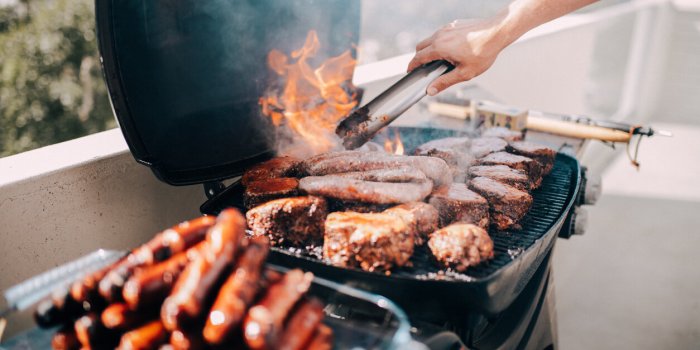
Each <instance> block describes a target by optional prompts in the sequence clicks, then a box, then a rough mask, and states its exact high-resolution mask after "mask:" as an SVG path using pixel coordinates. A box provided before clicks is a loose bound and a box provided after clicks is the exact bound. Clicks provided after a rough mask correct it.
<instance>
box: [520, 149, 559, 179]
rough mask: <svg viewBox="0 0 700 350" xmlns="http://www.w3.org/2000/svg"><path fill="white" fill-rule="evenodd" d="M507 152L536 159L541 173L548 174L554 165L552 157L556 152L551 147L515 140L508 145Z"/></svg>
mask: <svg viewBox="0 0 700 350" xmlns="http://www.w3.org/2000/svg"><path fill="white" fill-rule="evenodd" d="M508 152H511V153H515V154H518V155H521V156H524V157H528V158H532V159H534V160H536V161H537V162H538V163H540V165H541V166H542V175H547V174H549V172H550V171H552V168H553V167H554V157H555V156H556V154H557V152H556V151H554V150H553V149H551V148H549V147H546V146H542V145H539V144H536V143H532V142H527V141H515V142H511V143H510V144H509V145H508Z"/></svg>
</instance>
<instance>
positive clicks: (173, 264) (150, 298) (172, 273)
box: [122, 242, 205, 310]
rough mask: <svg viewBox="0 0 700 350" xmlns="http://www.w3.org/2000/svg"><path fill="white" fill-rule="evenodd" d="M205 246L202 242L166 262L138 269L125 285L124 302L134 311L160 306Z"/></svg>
mask: <svg viewBox="0 0 700 350" xmlns="http://www.w3.org/2000/svg"><path fill="white" fill-rule="evenodd" d="M204 246H205V242H200V243H198V244H197V245H195V246H194V247H192V248H190V249H188V250H187V251H185V252H180V253H178V254H176V255H174V256H173V257H171V258H170V259H168V260H166V261H163V262H161V263H158V264H156V265H152V266H148V267H144V268H140V269H137V270H136V272H134V275H133V276H131V277H130V278H129V280H127V281H126V283H125V284H124V289H123V291H122V295H123V298H124V301H126V303H127V304H128V305H129V307H130V308H132V309H134V310H137V309H143V308H144V307H146V306H152V305H160V304H161V303H162V302H163V300H164V299H165V297H167V296H168V294H169V293H170V291H171V290H172V289H173V285H174V284H175V281H176V280H177V278H178V277H179V276H180V274H181V273H182V270H183V269H184V268H185V266H187V263H188V262H190V261H192V260H193V259H194V258H195V257H196V256H197V255H199V253H200V251H202V250H203V249H204Z"/></svg>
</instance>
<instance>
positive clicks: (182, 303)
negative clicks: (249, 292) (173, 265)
mask: <svg viewBox="0 0 700 350" xmlns="http://www.w3.org/2000/svg"><path fill="white" fill-rule="evenodd" d="M244 235H245V219H244V218H243V216H242V215H241V214H240V213H239V212H238V211H237V210H235V209H227V210H224V211H223V212H221V214H219V217H218V218H217V222H216V225H214V226H213V227H212V228H211V229H210V231H209V233H208V234H207V240H206V242H207V247H206V248H205V249H203V252H202V254H201V255H199V256H198V257H196V258H195V259H194V260H193V261H192V262H191V263H189V264H188V265H187V266H186V267H185V270H184V271H183V272H182V273H181V274H180V277H179V278H178V279H177V282H175V286H174V287H173V291H172V293H171V294H170V296H168V297H167V298H166V299H165V301H164V302H163V306H162V309H161V319H162V321H163V324H164V325H165V328H166V329H168V330H170V331H173V330H175V329H182V327H183V326H184V325H185V324H187V323H190V322H192V321H194V320H196V319H198V318H199V317H202V316H204V311H205V310H204V308H205V307H206V306H207V305H206V304H207V301H208V300H209V298H210V296H211V294H212V293H213V291H214V290H213V289H214V287H215V285H216V283H217V281H218V280H219V279H220V276H221V274H222V273H223V272H224V271H225V270H226V268H228V267H229V266H230V265H231V264H232V262H233V261H234V257H235V256H234V255H235V253H236V251H237V250H238V248H239V247H240V245H241V242H242V240H243V237H244Z"/></svg>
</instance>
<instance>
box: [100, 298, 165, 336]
mask: <svg viewBox="0 0 700 350" xmlns="http://www.w3.org/2000/svg"><path fill="white" fill-rule="evenodd" d="M152 309H155V308H151V310H149V309H146V310H139V311H136V310H132V309H131V308H129V306H128V305H126V304H124V303H116V304H112V305H110V306H108V307H107V308H106V309H105V310H104V311H102V324H103V325H104V326H105V327H106V328H109V329H115V330H120V331H125V330H129V329H133V328H134V327H136V326H138V325H139V324H141V323H143V321H146V320H148V319H150V318H151V316H153V315H154V312H153V311H152Z"/></svg>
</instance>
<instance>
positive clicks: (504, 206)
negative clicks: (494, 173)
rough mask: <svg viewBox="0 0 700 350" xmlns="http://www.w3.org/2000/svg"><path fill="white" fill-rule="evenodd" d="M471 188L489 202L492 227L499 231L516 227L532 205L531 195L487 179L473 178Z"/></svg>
mask: <svg viewBox="0 0 700 350" xmlns="http://www.w3.org/2000/svg"><path fill="white" fill-rule="evenodd" d="M469 188H470V189H472V190H473V191H474V192H477V193H479V194H480V195H482V196H483V197H484V198H486V200H487V201H488V202H489V213H490V216H491V225H492V226H494V227H496V228H497V229H499V230H505V229H508V228H511V227H514V226H516V225H517V223H518V221H520V219H522V218H523V216H525V214H527V211H528V210H530V206H531V205H532V196H530V194H529V193H527V192H525V191H521V190H519V189H517V188H515V187H512V186H508V185H506V184H503V183H500V182H498V181H496V180H493V179H489V178H487V177H475V178H473V179H472V180H471V181H470V182H469Z"/></svg>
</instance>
